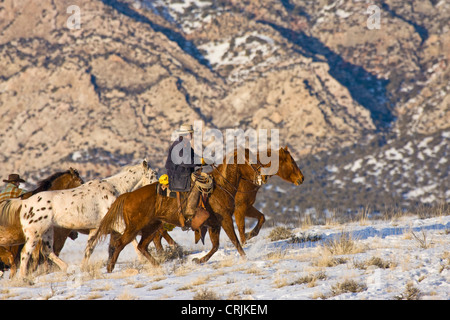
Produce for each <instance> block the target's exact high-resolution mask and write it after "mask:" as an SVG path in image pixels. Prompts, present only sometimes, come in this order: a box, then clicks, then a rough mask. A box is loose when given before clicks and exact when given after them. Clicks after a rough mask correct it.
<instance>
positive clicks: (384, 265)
mask: <svg viewBox="0 0 450 320" xmlns="http://www.w3.org/2000/svg"><path fill="white" fill-rule="evenodd" d="M353 265H354V266H355V267H356V268H358V269H362V270H366V269H367V268H368V267H370V266H376V267H378V268H381V269H389V268H395V267H396V266H397V263H395V262H392V261H385V260H383V259H381V258H379V257H372V258H370V259H369V260H366V261H361V262H357V261H354V262H353Z"/></svg>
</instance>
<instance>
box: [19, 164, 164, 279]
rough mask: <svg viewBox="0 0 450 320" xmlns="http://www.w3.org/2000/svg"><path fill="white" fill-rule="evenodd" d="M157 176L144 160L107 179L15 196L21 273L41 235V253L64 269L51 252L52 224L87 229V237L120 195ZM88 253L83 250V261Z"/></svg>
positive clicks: (58, 259) (87, 257)
mask: <svg viewBox="0 0 450 320" xmlns="http://www.w3.org/2000/svg"><path fill="white" fill-rule="evenodd" d="M156 180H157V173H156V171H154V170H152V169H150V168H149V167H148V164H147V162H146V161H145V160H144V161H143V162H142V163H139V164H137V165H133V166H127V167H124V168H122V170H121V171H120V172H119V173H118V174H116V175H114V176H112V177H109V178H106V179H102V180H92V181H89V182H87V183H85V184H83V185H81V186H79V187H77V188H74V189H70V190H58V191H46V192H41V193H38V194H36V195H34V196H32V197H30V198H28V199H26V200H16V201H18V202H17V204H18V205H20V210H19V211H20V222H21V224H22V229H23V232H24V234H25V237H26V243H25V246H24V248H23V250H22V252H21V268H20V276H21V277H25V276H26V275H27V273H28V268H27V264H28V261H29V258H30V255H31V253H32V252H33V250H34V248H35V247H36V245H37V244H38V242H39V240H41V239H42V244H43V245H42V251H43V254H44V255H45V256H47V257H48V258H49V259H50V260H52V261H53V262H55V263H56V264H57V265H58V266H59V267H60V268H61V269H62V270H66V269H67V264H66V263H65V262H64V261H62V260H61V259H60V258H58V257H57V256H56V255H55V253H54V252H53V227H54V226H58V227H62V228H66V229H88V230H90V231H89V239H90V238H91V237H92V236H93V235H95V232H96V231H97V228H98V227H99V225H100V222H101V220H102V218H103V217H104V216H105V215H106V213H107V212H108V209H109V207H110V206H111V204H112V203H113V202H114V201H115V200H116V198H117V197H118V196H119V195H121V194H122V193H125V192H130V191H133V190H136V189H138V188H139V187H142V186H144V185H147V184H150V183H152V182H154V181H156ZM89 239H88V240H89ZM90 253H91V252H88V251H86V253H85V257H84V259H83V264H85V261H87V260H88V259H89V255H90Z"/></svg>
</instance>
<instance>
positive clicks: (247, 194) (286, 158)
mask: <svg viewBox="0 0 450 320" xmlns="http://www.w3.org/2000/svg"><path fill="white" fill-rule="evenodd" d="M272 152H278V163H279V166H278V171H277V172H276V174H275V175H277V176H279V177H280V178H281V179H283V180H285V181H287V182H290V183H293V184H295V185H297V186H298V185H300V184H302V183H303V181H304V176H303V173H302V172H301V170H300V169H299V168H298V166H297V163H296V162H295V160H294V159H293V158H292V156H291V153H290V152H289V149H288V147H287V146H286V147H284V148H280V149H279V150H278V151H272V150H271V149H268V150H267V153H268V156H271V153H272ZM258 161H259V158H258ZM258 163H260V164H261V162H260V161H259V162H258ZM252 166H253V167H254V168H255V169H256V165H255V164H254V165H252ZM261 166H263V167H264V165H262V164H261ZM255 174H256V170H255ZM269 177H270V176H264V182H266V181H267V178H269ZM255 178H256V177H255ZM253 180H256V179H253ZM259 189H260V186H258V185H255V183H254V181H249V180H246V179H241V180H240V181H239V186H238V191H237V193H236V195H235V209H234V213H233V214H234V217H235V219H236V225H237V228H238V231H239V236H240V239H241V243H242V244H245V242H246V241H247V240H248V239H251V238H253V237H255V236H257V235H258V233H259V231H260V230H261V227H262V225H263V224H264V222H265V220H266V219H265V217H264V215H263V214H262V213H261V212H260V211H259V210H258V209H256V208H255V207H254V206H253V204H254V203H255V200H256V195H257V193H258V191H259ZM246 217H247V218H255V219H257V220H258V223H257V225H256V226H255V227H254V228H253V230H252V231H251V232H250V233H248V234H246V233H245V218H246ZM162 237H164V239H166V241H167V242H168V243H169V244H170V245H173V244H174V243H175V242H174V241H173V239H172V238H171V237H170V236H169V234H168V233H167V231H166V230H163V229H160V231H159V234H156V236H155V238H154V239H153V242H154V243H155V246H156V248H157V250H158V251H162V245H161V238H162Z"/></svg>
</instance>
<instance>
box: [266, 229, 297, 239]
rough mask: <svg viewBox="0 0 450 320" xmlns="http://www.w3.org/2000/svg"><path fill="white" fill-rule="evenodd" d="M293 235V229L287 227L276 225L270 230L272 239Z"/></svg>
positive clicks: (287, 237) (286, 237)
mask: <svg viewBox="0 0 450 320" xmlns="http://www.w3.org/2000/svg"><path fill="white" fill-rule="evenodd" d="M291 237H292V231H291V230H289V229H288V228H286V227H276V228H274V229H272V231H270V234H269V239H270V241H279V240H286V239H289V238H291Z"/></svg>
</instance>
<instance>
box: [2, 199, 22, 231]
mask: <svg viewBox="0 0 450 320" xmlns="http://www.w3.org/2000/svg"><path fill="white" fill-rule="evenodd" d="M21 208H22V200H20V199H9V200H5V201H2V202H0V226H5V227H7V226H20V209H21Z"/></svg>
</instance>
